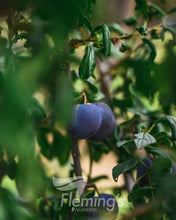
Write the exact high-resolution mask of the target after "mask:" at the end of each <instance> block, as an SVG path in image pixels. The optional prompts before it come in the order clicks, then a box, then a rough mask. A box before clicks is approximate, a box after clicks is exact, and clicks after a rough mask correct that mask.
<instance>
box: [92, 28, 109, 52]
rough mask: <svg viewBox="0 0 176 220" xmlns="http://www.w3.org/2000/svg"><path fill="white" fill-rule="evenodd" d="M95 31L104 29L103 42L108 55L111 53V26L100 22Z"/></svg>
mask: <svg viewBox="0 0 176 220" xmlns="http://www.w3.org/2000/svg"><path fill="white" fill-rule="evenodd" d="M95 31H96V32H98V31H102V34H103V44H104V53H105V55H106V56H110V54H111V34H110V31H109V28H108V26H107V25H106V24H100V25H99V26H97V27H96V28H95Z"/></svg>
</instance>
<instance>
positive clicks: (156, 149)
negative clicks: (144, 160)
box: [145, 146, 171, 161]
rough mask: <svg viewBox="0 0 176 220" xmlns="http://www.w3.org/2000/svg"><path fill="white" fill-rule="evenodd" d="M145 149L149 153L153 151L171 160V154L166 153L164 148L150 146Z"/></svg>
mask: <svg viewBox="0 0 176 220" xmlns="http://www.w3.org/2000/svg"><path fill="white" fill-rule="evenodd" d="M145 149H146V151H147V152H148V153H152V154H155V155H158V156H160V157H164V158H167V159H169V160H170V161H171V158H170V155H169V154H168V153H166V152H164V151H162V150H160V149H158V148H156V147H151V146H148V147H146V148H145Z"/></svg>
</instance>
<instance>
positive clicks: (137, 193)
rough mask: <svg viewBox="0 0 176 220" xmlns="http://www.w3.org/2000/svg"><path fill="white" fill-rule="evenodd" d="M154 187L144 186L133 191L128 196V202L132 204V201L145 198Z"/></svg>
mask: <svg viewBox="0 0 176 220" xmlns="http://www.w3.org/2000/svg"><path fill="white" fill-rule="evenodd" d="M154 189H155V187H152V186H144V187H140V188H137V189H135V190H133V191H132V192H131V193H130V194H129V196H128V201H129V202H133V201H134V200H137V199H141V197H143V196H146V195H147V194H148V193H151V191H153V190H154Z"/></svg>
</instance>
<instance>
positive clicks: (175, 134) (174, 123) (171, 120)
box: [158, 115, 176, 140]
mask: <svg viewBox="0 0 176 220" xmlns="http://www.w3.org/2000/svg"><path fill="white" fill-rule="evenodd" d="M158 122H166V123H168V124H169V126H170V127H171V130H172V138H173V139H174V140H176V118H175V117H173V116H171V115H166V116H163V117H162V118H160V119H159V121H158Z"/></svg>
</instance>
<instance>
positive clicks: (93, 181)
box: [91, 175, 108, 183]
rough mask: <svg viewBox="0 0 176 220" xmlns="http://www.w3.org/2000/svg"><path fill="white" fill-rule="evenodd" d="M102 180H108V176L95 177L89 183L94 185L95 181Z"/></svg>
mask: <svg viewBox="0 0 176 220" xmlns="http://www.w3.org/2000/svg"><path fill="white" fill-rule="evenodd" d="M102 179H108V176H106V175H101V176H96V177H94V178H92V179H91V183H96V182H97V181H99V180H102Z"/></svg>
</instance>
